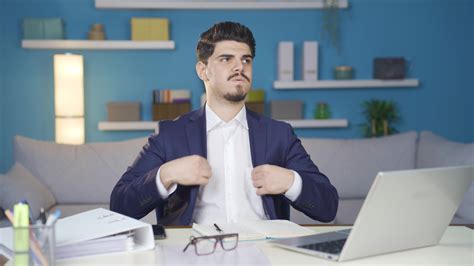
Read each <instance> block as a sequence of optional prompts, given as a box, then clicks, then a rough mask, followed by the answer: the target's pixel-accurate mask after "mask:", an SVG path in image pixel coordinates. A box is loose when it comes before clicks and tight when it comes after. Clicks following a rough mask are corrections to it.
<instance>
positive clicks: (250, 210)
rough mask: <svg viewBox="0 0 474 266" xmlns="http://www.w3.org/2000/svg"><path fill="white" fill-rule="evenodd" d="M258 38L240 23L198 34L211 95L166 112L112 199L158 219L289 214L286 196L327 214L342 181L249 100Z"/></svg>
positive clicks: (124, 209) (130, 211)
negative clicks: (194, 105) (168, 117)
mask: <svg viewBox="0 0 474 266" xmlns="http://www.w3.org/2000/svg"><path fill="white" fill-rule="evenodd" d="M254 57H255V40H254V38H253V35H252V32H251V31H250V30H249V29H248V28H246V27H245V26H243V25H241V24H239V23H233V22H222V23H218V24H216V25H214V26H213V27H211V28H210V29H209V30H207V31H206V32H204V33H203V34H201V38H200V40H199V42H198V45H197V58H198V62H197V63H196V72H197V74H198V76H199V78H200V79H201V80H202V81H203V82H204V85H205V87H206V97H207V102H206V105H205V106H204V107H203V108H201V109H199V110H196V111H193V112H190V113H188V114H185V115H183V116H181V117H179V118H178V119H176V120H175V121H162V122H160V129H159V134H158V135H153V136H151V137H150V138H149V139H148V143H147V144H146V145H145V146H144V147H143V150H142V151H141V152H140V154H139V155H138V157H137V159H136V160H135V162H134V163H133V164H132V166H131V167H129V168H128V170H127V171H126V172H125V174H124V175H123V176H122V178H121V179H120V180H119V182H118V183H117V185H116V186H115V188H114V189H113V191H112V195H111V201H110V209H111V210H113V211H116V212H120V213H123V214H125V215H128V216H131V217H134V218H137V219H139V218H141V217H143V216H145V215H146V214H148V213H149V212H151V211H152V210H153V209H155V210H156V216H157V221H158V223H162V224H165V225H190V224H191V223H192V222H197V223H203V224H212V223H232V222H240V221H248V220H263V219H289V205H290V204H291V205H292V206H293V207H295V208H296V209H298V210H300V211H302V212H304V213H305V214H306V215H308V216H309V217H311V218H313V219H316V220H320V221H323V222H329V221H331V220H333V219H334V217H335V215H336V211H337V206H338V195H337V191H336V189H335V188H334V187H333V186H332V185H331V183H330V182H329V180H328V178H327V177H326V176H325V175H323V174H322V173H320V172H319V170H318V168H317V167H316V166H315V165H314V163H313V162H312V161H311V159H310V157H309V155H308V154H307V153H306V151H305V150H304V148H303V147H302V145H301V143H300V141H299V139H298V138H297V137H296V136H295V134H294V133H293V130H292V128H291V126H290V125H288V124H287V123H284V122H280V121H275V120H272V119H269V118H266V117H261V116H259V115H258V114H256V113H253V112H251V111H249V110H247V109H246V108H245V97H246V95H247V93H248V92H249V90H250V88H251V84H252V66H253V58H254Z"/></svg>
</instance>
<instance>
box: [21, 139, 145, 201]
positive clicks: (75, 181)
mask: <svg viewBox="0 0 474 266" xmlns="http://www.w3.org/2000/svg"><path fill="white" fill-rule="evenodd" d="M145 143H146V138H138V139H131V140H127V141H118V142H105V143H90V144H84V145H64V144H57V143H54V142H49V141H39V140H33V139H29V138H25V137H21V136H16V137H15V143H14V151H15V160H16V161H17V162H19V163H21V164H22V165H24V166H25V168H27V169H28V170H29V171H30V172H31V173H32V174H33V175H34V176H35V177H37V178H38V179H39V180H40V181H41V182H43V183H44V184H45V185H46V186H47V187H48V188H49V189H50V191H51V192H52V193H53V194H54V196H55V197H56V200H57V202H58V203H108V202H109V198H110V193H111V192H112V188H113V187H114V185H115V183H116V182H117V180H118V179H119V178H120V176H121V175H122V173H124V172H125V170H126V168H127V166H129V165H130V164H131V163H132V162H133V160H134V158H135V157H136V155H137V154H138V152H139V151H140V149H141V147H142V146H143V145H144V144H145Z"/></svg>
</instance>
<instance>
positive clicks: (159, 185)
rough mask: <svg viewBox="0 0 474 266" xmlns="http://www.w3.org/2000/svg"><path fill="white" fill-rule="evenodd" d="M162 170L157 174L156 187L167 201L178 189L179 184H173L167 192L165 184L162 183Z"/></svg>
mask: <svg viewBox="0 0 474 266" xmlns="http://www.w3.org/2000/svg"><path fill="white" fill-rule="evenodd" d="M160 170H161V168H160V169H158V172H157V173H156V179H155V181H156V187H157V188H158V193H160V196H161V198H162V199H166V198H168V197H169V196H170V195H171V194H173V192H174V191H175V190H176V188H177V187H178V185H177V184H175V183H173V184H172V185H171V186H170V188H169V189H168V190H167V189H166V188H165V185H163V183H162V182H161V178H160Z"/></svg>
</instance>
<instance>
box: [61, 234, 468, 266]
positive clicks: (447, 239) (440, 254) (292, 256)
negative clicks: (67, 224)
mask: <svg viewBox="0 0 474 266" xmlns="http://www.w3.org/2000/svg"><path fill="white" fill-rule="evenodd" d="M308 228H310V229H312V230H314V231H315V232H316V233H322V232H327V231H333V230H340V229H345V228H348V227H343V226H310V227H308ZM191 232H192V231H191V229H190V228H171V229H170V228H168V229H166V233H167V235H168V238H167V239H165V240H157V241H156V244H157V245H169V246H176V245H178V246H181V247H183V248H184V246H185V245H186V244H187V242H188V240H189V236H190V235H191ZM414 237H416V236H414ZM257 246H258V247H259V248H260V249H261V250H262V251H263V252H264V253H265V255H266V256H267V258H268V259H269V261H270V262H271V263H272V265H301V264H310V265H318V264H324V265H332V264H337V265H380V264H393V265H400V264H425V265H473V264H474V230H472V229H469V228H467V227H464V226H450V227H449V228H448V229H447V230H446V233H445V234H444V236H443V237H442V239H441V241H440V243H439V245H437V246H433V247H425V248H419V249H413V250H408V251H403V252H395V253H391V254H385V255H379V256H374V257H369V258H362V259H357V260H352V261H347V262H344V263H337V262H332V261H328V260H324V259H319V258H317V257H313V256H308V255H304V254H299V253H295V252H291V251H287V250H284V249H280V248H277V247H272V246H270V245H268V244H266V241H258V242H257ZM157 253H158V252H157V251H156V250H151V251H143V252H131V253H120V254H109V255H101V256H91V257H83V258H75V259H68V260H61V261H58V262H57V264H58V265H107V264H108V265H111V264H114V265H119V264H121V265H125V264H126V265H137V264H142V265H143V264H147V265H153V264H155V265H156V264H158V263H159V261H160V260H159V255H158V254H157Z"/></svg>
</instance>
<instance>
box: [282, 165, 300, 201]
mask: <svg viewBox="0 0 474 266" xmlns="http://www.w3.org/2000/svg"><path fill="white" fill-rule="evenodd" d="M291 171H292V172H293V176H294V177H295V178H294V180H293V184H292V185H291V187H290V188H289V189H288V190H287V191H286V192H285V194H283V195H284V196H285V197H286V198H288V199H289V200H291V201H295V200H296V199H297V198H298V197H299V196H300V194H301V189H302V187H303V181H302V180H301V176H300V174H298V173H297V172H296V171H293V170H291Z"/></svg>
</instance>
